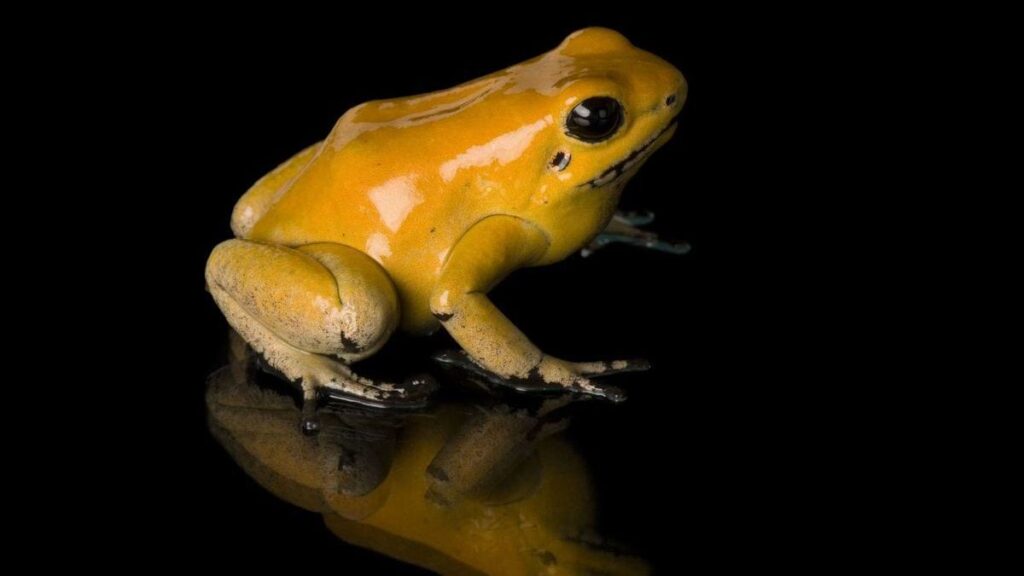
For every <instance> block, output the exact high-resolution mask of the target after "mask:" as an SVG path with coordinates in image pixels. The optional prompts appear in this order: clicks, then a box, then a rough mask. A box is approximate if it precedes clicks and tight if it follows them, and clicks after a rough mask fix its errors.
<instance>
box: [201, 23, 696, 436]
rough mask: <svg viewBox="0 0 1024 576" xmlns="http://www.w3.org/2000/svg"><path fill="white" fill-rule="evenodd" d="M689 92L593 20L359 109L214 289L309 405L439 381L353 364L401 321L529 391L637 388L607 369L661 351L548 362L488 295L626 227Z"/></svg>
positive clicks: (262, 202)
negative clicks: (486, 65) (504, 58)
mask: <svg viewBox="0 0 1024 576" xmlns="http://www.w3.org/2000/svg"><path fill="white" fill-rule="evenodd" d="M686 96H687V82H686V79H685V78H684V77H683V74H682V73H681V72H680V71H679V70H678V69H677V68H676V67H675V66H673V65H672V64H670V63H668V62H667V61H665V60H663V59H662V58H660V57H658V56H656V55H654V54H652V53H650V52H647V51H644V50H642V49H640V48H637V47H635V46H634V45H633V44H632V43H631V42H630V41H629V40H628V39H626V37H625V36H623V35H622V34H620V33H618V32H616V31H614V30H611V29H607V28H600V27H594V28H586V29H583V30H579V31H577V32H574V33H572V34H570V35H569V36H568V37H567V38H565V40H564V41H562V42H561V43H560V44H559V45H558V46H557V47H556V48H554V49H553V50H551V51H549V52H546V53H544V54H541V55H540V56H538V57H536V58H533V59H531V60H528V61H525V62H522V63H520V64H516V65H513V66H511V67H508V68H505V69H503V70H500V71H497V72H494V73H492V74H489V75H486V76H483V77H481V78H478V79H476V80H471V81H469V82H466V83H463V84H460V85H458V86H455V87H453V88H450V89H446V90H440V91H436V92H431V93H427V94H421V95H417V96H411V97H403V98H392V99H383V100H374V101H369V102H366V103H363V104H360V105H357V106H355V107H353V108H351V109H349V110H348V111H347V112H345V113H344V114H343V115H342V116H341V117H340V119H338V121H337V122H336V123H335V125H334V126H333V128H332V130H331V131H330V133H329V134H328V135H327V137H326V138H325V139H324V140H322V141H320V142H317V143H315V144H313V145H311V146H309V147H307V148H305V149H304V150H301V151H300V152H298V153H297V154H295V155H294V156H293V157H291V158H290V159H288V160H286V161H285V162H284V163H283V164H281V165H280V166H278V167H277V168H276V169H274V170H273V171H271V172H269V173H268V174H266V175H265V176H263V177H262V178H261V179H259V180H258V181H257V182H256V183H255V184H254V185H252V187H251V188H250V189H249V190H248V191H246V192H245V193H244V195H242V197H241V198H240V199H239V200H238V202H237V204H236V205H235V207H234V209H233V211H232V214H231V230H232V232H233V234H234V238H232V239H229V240H227V241H224V242H222V243H220V244H219V245H217V246H216V247H215V248H214V249H213V250H212V252H211V253H210V255H209V258H208V260H207V264H206V273H205V279H206V285H207V289H208V291H209V292H210V293H211V295H212V297H213V300H214V302H215V303H216V305H217V306H218V307H219V309H220V311H221V312H222V313H223V315H224V317H225V318H226V319H227V322H228V324H230V326H231V327H232V328H233V330H234V331H236V332H237V333H238V334H239V335H241V337H242V338H243V339H244V340H245V341H246V342H247V343H248V344H249V345H250V346H252V348H253V349H254V350H255V351H256V352H258V353H259V355H260V357H261V358H262V359H263V362H264V363H265V365H266V366H267V367H268V368H269V369H271V370H273V371H275V372H277V373H278V374H280V375H282V376H284V377H285V378H286V379H287V380H289V381H291V382H294V383H296V384H297V386H298V387H299V388H300V389H301V391H302V397H303V399H304V401H306V402H309V401H311V400H315V399H316V398H317V397H318V394H322V393H323V392H324V391H328V392H330V393H332V394H333V393H337V394H341V395H343V396H346V397H350V398H354V399H361V400H363V401H365V402H366V403H368V404H371V405H382V406H398V405H414V404H417V403H420V402H422V400H423V398H424V397H425V396H426V395H428V390H429V389H430V388H431V383H430V382H429V381H428V380H427V379H424V378H411V379H407V380H406V381H405V382H399V383H395V382H383V381H378V380H374V379H370V378H366V377H364V376H361V375H359V374H358V373H357V372H356V371H355V370H353V368H352V366H353V365H354V364H356V363H357V362H359V361H361V360H364V359H366V358H368V357H370V356H372V355H373V354H375V353H376V352H378V351H379V350H380V349H381V348H382V347H383V346H384V344H385V343H386V342H387V341H388V340H389V338H390V337H391V335H392V334H394V333H395V332H396V331H399V330H401V331H405V332H408V333H411V334H420V335H426V334H431V333H433V332H435V331H437V330H439V329H441V328H443V329H444V330H445V331H447V332H448V334H450V335H451V337H452V338H453V339H454V341H455V342H456V343H457V344H458V345H459V347H460V348H461V351H460V352H459V353H458V355H457V357H458V358H462V359H463V360H464V361H465V363H466V364H467V365H469V366H472V367H474V368H475V369H478V370H480V371H483V372H486V373H488V374H491V375H493V376H495V377H496V378H499V379H502V380H504V381H506V382H513V383H515V387H516V388H517V389H520V390H560V391H570V392H573V393H576V394H579V395H582V396H585V397H596V398H603V399H608V400H612V401H619V400H621V399H624V394H623V393H622V392H621V390H619V389H618V388H616V387H613V386H609V385H607V384H604V383H599V382H597V381H596V379H597V378H599V377H602V376H606V375H610V374H617V373H623V372H631V371H640V370H646V369H648V368H649V363H647V362H646V361H644V360H614V361H592V362H574V361H569V360H563V359H561V358H558V357H556V356H553V355H550V354H547V353H545V352H543V351H541V350H540V349H539V348H538V347H537V346H535V345H534V344H533V343H532V342H531V341H530V340H529V338H528V337H527V336H526V335H525V334H523V332H521V331H520V330H519V329H518V328H517V327H516V326H515V324H513V322H512V321H511V320H509V319H508V318H507V317H506V316H505V315H504V314H503V313H502V312H501V311H500V310H499V309H498V308H497V307H496V306H495V305H494V304H493V302H492V301H491V300H490V299H489V298H488V292H489V291H490V290H491V289H493V288H494V287H495V286H496V285H497V284H499V283H500V282H501V281H502V280H504V279H505V278H506V277H507V276H508V275H509V274H511V273H512V272H514V271H516V270H518V269H521V268H526V267H534V266H545V265H549V264H554V263H556V262H559V261H561V260H564V259H565V258H567V257H568V256H570V255H572V254H574V253H576V252H579V251H581V250H583V249H585V248H586V247H587V246H590V245H591V243H592V242H593V241H594V240H595V238H597V236H598V235H599V234H600V233H601V232H602V231H604V230H606V229H611V228H614V229H621V228H622V227H623V226H624V224H623V222H622V221H621V218H616V209H617V206H618V202H619V199H620V197H621V195H622V191H623V188H624V186H625V185H626V183H627V181H629V180H630V178H631V177H632V176H633V175H634V174H635V173H636V172H637V170H638V169H639V168H640V167H641V165H643V164H644V163H645V162H646V161H647V160H648V159H649V158H650V157H651V155H652V154H653V153H654V152H655V151H656V150H658V149H659V148H661V147H662V146H663V145H664V144H665V143H666V142H668V141H669V139H670V138H672V136H673V135H674V134H675V131H676V128H677V125H678V122H677V119H678V115H679V112H680V110H681V107H682V105H683V103H684V101H685V99H686ZM308 425H309V426H310V427H314V428H315V423H314V422H313V421H310V423H309V424H308Z"/></svg>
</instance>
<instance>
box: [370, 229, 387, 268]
mask: <svg viewBox="0 0 1024 576" xmlns="http://www.w3.org/2000/svg"><path fill="white" fill-rule="evenodd" d="M366 254H367V255H368V256H369V257H370V258H373V259H374V260H376V261H377V262H378V263H381V262H382V261H383V259H384V258H387V257H388V256H391V243H390V242H388V237H387V236H385V235H383V234H381V233H380V232H377V233H376V234H371V235H370V237H369V238H367V239H366Z"/></svg>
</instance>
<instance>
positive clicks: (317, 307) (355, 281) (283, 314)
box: [206, 240, 399, 376]
mask: <svg viewBox="0 0 1024 576" xmlns="http://www.w3.org/2000/svg"><path fill="white" fill-rule="evenodd" d="M206 281H207V284H208V285H209V287H210V292H211V293H212V294H213V297H214V299H215V300H216V301H217V304H218V306H220V308H221V310H222V311H223V312H224V315H225V316H226V317H227V319H228V322H230V323H231V325H232V327H234V328H235V329H236V330H238V332H239V333H241V334H242V336H244V337H245V339H246V340H248V341H249V342H250V343H251V344H253V345H254V346H255V347H257V349H264V348H267V347H268V346H269V347H273V346H274V345H275V344H278V343H276V342H273V340H274V338H278V339H280V340H282V341H283V342H284V343H286V344H287V345H289V346H290V347H293V348H296V349H298V350H299V351H302V352H312V353H316V354H329V355H334V356H339V357H341V358H342V359H344V360H346V361H349V362H352V361H355V360H359V359H361V358H365V357H366V356H369V355H370V354H373V353H374V352H376V351H377V349H379V348H380V347H381V346H382V345H383V344H384V342H385V341H386V340H387V338H388V336H390V334H391V333H392V332H393V331H394V329H395V326H396V325H397V323H398V320H399V309H398V297H397V295H396V294H395V288H394V285H393V284H392V283H391V279H390V278H389V277H388V275H387V273H386V272H385V271H384V270H383V269H382V268H381V267H380V265H379V264H377V263H376V262H375V261H373V260H372V259H371V258H370V257H368V256H366V255H365V254H363V253H361V252H359V251H357V250H355V249H353V248H350V247H347V246H342V245H340V244H330V243H321V244H310V245H307V246H303V247H301V248H296V249H293V248H286V247H283V246H276V245H271V244H260V243H256V242H249V241H246V240H228V241H227V242H224V243H222V244H220V245H219V246H217V247H216V248H214V250H213V253H212V254H211V255H210V259H209V261H208V262H207V265H206ZM261 351H263V350H261ZM264 353H266V352H264ZM268 360H270V358H268ZM271 363H272V364H273V363H274V362H273V361H271ZM279 368H280V367H279ZM289 376H292V375H291V374H289Z"/></svg>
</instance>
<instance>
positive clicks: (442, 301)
mask: <svg viewBox="0 0 1024 576" xmlns="http://www.w3.org/2000/svg"><path fill="white" fill-rule="evenodd" d="M547 248H548V240H547V237H546V236H545V235H544V233H543V232H542V231H541V230H540V229H539V228H537V227H536V226H534V225H533V224H530V223H528V222H526V221H524V220H521V219H519V218H515V217H513V216H491V217H488V218H485V219H484V220H482V221H480V222H479V223H477V224H475V225H474V226H473V227H472V228H471V229H470V230H469V231H468V232H466V234H465V235H463V237H462V238H461V239H460V240H459V241H458V243H457V244H456V245H455V247H454V248H453V249H452V251H451V253H450V255H449V256H448V259H447V261H446V262H445V265H444V269H443V271H442V273H441V277H440V280H439V281H438V284H437V286H436V287H435V289H434V291H433V293H432V295H431V299H430V309H431V312H433V314H434V316H436V317H437V318H438V319H439V320H441V322H442V324H443V325H444V327H445V329H446V330H447V331H448V333H449V334H451V335H452V337H453V338H454V339H455V340H456V341H457V342H458V343H459V345H460V346H462V348H463V349H464V350H465V351H466V352H467V353H468V354H469V356H470V357H471V358H472V359H473V361H474V362H476V363H477V364H479V365H480V366H482V367H484V368H486V369H487V370H490V371H491V372H494V373H495V374H497V375H499V376H501V377H503V378H508V379H515V380H517V386H516V387H518V388H533V389H540V390H551V389H561V388H567V389H571V390H574V391H577V392H581V393H584V394H590V395H594V396H602V397H606V398H609V399H612V400H622V399H624V398H625V396H624V395H622V393H621V392H620V391H618V390H616V389H614V388H611V387H604V386H599V385H597V384H595V383H594V382H593V381H592V380H591V377H594V376H603V375H607V374H612V373H617V372H628V371H635V370H644V369H646V368H647V367H648V365H647V363H646V362H644V361H625V360H621V361H616V362H582V363H581V362H568V361H565V360H560V359H558V358H554V357H552V356H548V355H546V354H544V353H543V352H541V351H540V350H539V349H538V348H537V347H536V346H534V345H533V343H532V342H530V340H529V339H528V338H527V337H526V336H525V335H524V334H523V333H522V332H520V331H519V329H518V328H516V326H515V325H514V324H513V323H512V322H511V321H510V320H509V319H508V318H507V317H505V315H504V314H502V313H501V311H500V310H498V308H497V307H495V306H494V304H493V303H491V301H490V299H488V298H487V295H486V294H487V292H488V291H490V290H491V288H493V287H494V286H496V285H497V284H498V282H500V281H501V280H502V279H504V278H505V277H506V276H507V275H508V274H509V273H511V272H512V271H514V270H516V269H518V268H522V267H525V266H530V265H532V264H535V263H537V262H538V261H539V260H540V259H541V257H542V256H543V255H544V253H545V251H546V250H547Z"/></svg>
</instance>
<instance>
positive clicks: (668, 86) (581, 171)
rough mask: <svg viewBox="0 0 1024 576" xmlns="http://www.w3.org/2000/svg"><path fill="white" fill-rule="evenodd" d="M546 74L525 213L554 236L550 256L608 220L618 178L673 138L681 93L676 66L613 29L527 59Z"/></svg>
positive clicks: (585, 34) (576, 37)
mask: <svg viewBox="0 0 1024 576" xmlns="http://www.w3.org/2000/svg"><path fill="white" fill-rule="evenodd" d="M527 66H535V67H537V68H538V69H536V70H533V71H532V72H531V73H530V74H528V75H524V76H526V77H527V78H529V77H532V78H533V79H537V78H538V77H540V76H547V77H548V78H549V79H551V80H553V82H551V84H549V87H548V88H547V91H548V92H549V96H548V98H547V106H548V107H549V109H548V111H547V112H548V117H549V118H551V119H552V130H550V131H549V132H548V134H549V137H548V142H547V146H545V149H546V154H545V155H544V156H543V158H542V159H535V161H537V160H540V161H542V162H543V163H544V165H543V167H542V169H541V171H540V173H539V176H540V177H539V182H538V184H539V185H538V186H537V188H536V190H537V191H536V192H535V193H534V194H533V196H532V197H531V199H530V200H531V204H532V205H533V206H532V209H531V210H530V212H531V214H530V215H529V217H530V219H531V220H532V221H534V222H536V223H537V224H538V225H540V226H541V227H542V228H544V229H545V230H546V231H547V232H548V234H549V236H550V237H551V239H552V251H551V252H552V253H551V254H550V259H555V258H560V257H564V256H566V255H568V254H569V253H571V252H573V251H575V250H578V249H579V247H580V246H581V245H583V244H585V243H586V242H588V241H589V240H590V238H592V237H593V236H594V235H595V234H597V233H598V232H599V231H600V230H601V229H603V227H604V226H605V225H606V224H607V222H608V220H609V219H610V218H611V216H612V214H613V213H614V210H615V206H616V204H617V203H618V198H619V193H620V192H621V190H622V187H623V185H624V184H625V183H626V181H627V180H629V178H631V177H632V176H633V174H634V173H635V172H636V170H637V169H638V168H639V167H640V166H641V165H642V164H643V163H644V161H646V160H647V158H649V157H650V155H651V154H652V153H654V151H655V150H657V149H658V148H660V147H661V146H662V145H663V144H664V143H665V142H667V141H668V140H669V138H671V137H672V135H673V133H674V132H675V127H676V122H675V121H676V117H677V115H678V114H679V111H680V109H681V108H682V105H683V101H684V100H685V99H686V80H685V79H684V78H683V75H682V74H681V73H680V72H679V70H677V69H676V68H675V67H674V66H672V65H671V64H669V63H668V62H666V61H664V60H662V59H661V58H659V57H657V56H655V55H654V54H651V53H649V52H645V51H643V50H640V49H638V48H636V47H634V46H633V45H632V44H630V42H629V41H628V40H627V39H626V38H625V37H623V36H622V35H621V34H619V33H618V32H614V31H612V30H608V29H605V28H587V29H585V30H581V31H579V32H576V33H574V34H571V35H570V36H569V37H568V38H566V40H565V41H564V42H562V44H561V45H560V46H559V47H558V48H556V49H555V50H554V51H552V52H549V53H548V54H546V55H544V56H542V57H541V58H539V59H538V60H535V61H534V62H531V63H529V64H527Z"/></svg>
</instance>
